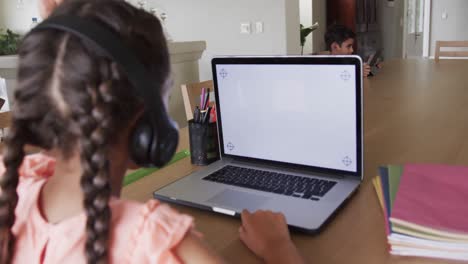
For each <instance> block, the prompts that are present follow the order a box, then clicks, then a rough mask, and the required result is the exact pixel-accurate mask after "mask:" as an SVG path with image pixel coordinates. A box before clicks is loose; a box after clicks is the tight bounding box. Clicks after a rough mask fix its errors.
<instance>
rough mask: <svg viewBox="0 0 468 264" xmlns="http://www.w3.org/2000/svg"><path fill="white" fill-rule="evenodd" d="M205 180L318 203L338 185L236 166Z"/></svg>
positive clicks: (225, 168) (226, 168)
mask: <svg viewBox="0 0 468 264" xmlns="http://www.w3.org/2000/svg"><path fill="white" fill-rule="evenodd" d="M203 179H204V180H207V181H212V182H219V183H224V184H229V185H234V186H238V187H244V188H249V189H254V190H259V191H264V192H270V193H276V194H282V195H287V196H293V197H298V198H302V199H311V200H316V201H317V200H319V199H318V197H323V196H324V195H325V194H326V193H327V192H328V191H330V189H331V188H332V187H333V186H335V184H336V182H334V181H327V180H320V179H314V178H309V177H301V176H296V175H289V174H283V173H277V172H270V171H262V170H256V169H250V168H241V167H234V166H226V167H224V168H222V169H220V170H218V171H216V172H214V173H212V174H210V175H208V176H206V177H204V178H203Z"/></svg>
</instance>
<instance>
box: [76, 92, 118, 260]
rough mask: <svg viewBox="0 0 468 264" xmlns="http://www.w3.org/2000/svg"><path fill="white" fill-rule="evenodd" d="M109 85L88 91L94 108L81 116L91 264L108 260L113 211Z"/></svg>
mask: <svg viewBox="0 0 468 264" xmlns="http://www.w3.org/2000/svg"><path fill="white" fill-rule="evenodd" d="M108 87H109V85H106V84H102V85H100V87H98V89H92V88H88V94H89V95H90V101H92V102H91V104H89V106H90V107H87V108H86V109H85V113H84V115H81V116H79V120H78V122H79V123H80V125H81V128H82V132H83V136H82V137H81V140H80V147H81V164H82V168H83V175H82V177H81V188H82V189H83V192H84V197H85V199H84V208H85V210H86V215H87V221H86V234H87V241H86V246H85V250H86V257H87V259H88V263H102V262H105V260H106V259H107V253H108V252H107V240H108V237H109V221H110V218H111V211H110V208H109V198H110V194H111V188H110V184H109V160H108V159H107V155H108V144H107V143H108V138H109V136H110V135H109V132H110V129H111V127H110V122H109V120H107V119H108V117H109V116H110V113H109V109H108V108H107V107H106V106H107V105H109V104H110V103H111V100H112V96H110V95H108V94H105V92H106V90H108V89H107V88H108Z"/></svg>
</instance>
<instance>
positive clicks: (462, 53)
mask: <svg viewBox="0 0 468 264" xmlns="http://www.w3.org/2000/svg"><path fill="white" fill-rule="evenodd" d="M442 48H468V41H436V50H435V60H436V61H439V59H440V57H468V50H460V49H458V50H450V51H447V50H443V51H442Z"/></svg>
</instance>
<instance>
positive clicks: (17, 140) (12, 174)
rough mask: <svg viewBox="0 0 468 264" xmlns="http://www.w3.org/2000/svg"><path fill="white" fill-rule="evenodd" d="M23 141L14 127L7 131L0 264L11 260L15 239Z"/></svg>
mask: <svg viewBox="0 0 468 264" xmlns="http://www.w3.org/2000/svg"><path fill="white" fill-rule="evenodd" d="M23 142H24V141H23V140H22V139H21V135H20V134H19V133H18V130H17V129H16V128H15V127H12V129H11V130H10V131H9V133H8V136H7V139H6V146H7V147H6V153H5V156H4V158H3V162H4V164H5V167H6V171H5V174H3V176H2V177H1V180H0V188H1V192H0V263H1V264H6V263H10V262H11V259H12V258H13V249H14V244H15V237H14V236H13V233H12V231H11V228H12V226H13V224H14V223H15V208H16V205H17V203H18V194H17V192H16V188H17V187H18V182H19V174H18V170H19V167H20V166H21V163H22V161H23V157H24V150H23V147H24V143H23Z"/></svg>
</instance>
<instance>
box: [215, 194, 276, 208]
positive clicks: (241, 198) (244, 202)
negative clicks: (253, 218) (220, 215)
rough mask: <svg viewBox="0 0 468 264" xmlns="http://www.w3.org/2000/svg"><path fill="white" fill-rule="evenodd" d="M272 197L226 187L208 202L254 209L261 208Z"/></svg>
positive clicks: (224, 206) (222, 205)
mask: <svg viewBox="0 0 468 264" xmlns="http://www.w3.org/2000/svg"><path fill="white" fill-rule="evenodd" d="M269 199H270V198H268V197H265V196H261V195H257V194H251V193H247V192H240V191H234V190H230V189H226V190H224V191H222V192H220V193H218V194H216V195H215V196H213V197H211V198H210V199H208V200H207V202H208V203H210V204H213V205H214V206H219V207H223V208H226V207H228V208H230V209H240V210H242V209H248V210H249V211H254V210H257V209H259V208H260V206H261V205H263V204H264V203H266V202H267V201H268V200H269Z"/></svg>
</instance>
